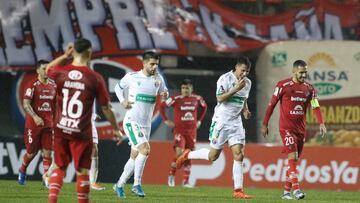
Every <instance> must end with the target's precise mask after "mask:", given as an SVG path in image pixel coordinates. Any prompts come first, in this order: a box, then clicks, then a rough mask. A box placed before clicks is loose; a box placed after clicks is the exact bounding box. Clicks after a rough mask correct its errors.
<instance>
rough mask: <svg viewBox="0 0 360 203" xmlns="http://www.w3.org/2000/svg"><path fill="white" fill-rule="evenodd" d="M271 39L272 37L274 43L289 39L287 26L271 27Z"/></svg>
mask: <svg viewBox="0 0 360 203" xmlns="http://www.w3.org/2000/svg"><path fill="white" fill-rule="evenodd" d="M270 37H271V40H273V41H276V40H287V39H289V35H288V33H287V32H286V27H285V25H272V26H270Z"/></svg>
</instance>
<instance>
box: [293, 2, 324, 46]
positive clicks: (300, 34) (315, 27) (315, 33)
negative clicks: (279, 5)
mask: <svg viewBox="0 0 360 203" xmlns="http://www.w3.org/2000/svg"><path fill="white" fill-rule="evenodd" d="M314 11H315V8H314V7H312V8H309V9H307V10H301V11H300V12H299V13H298V14H297V15H296V17H295V19H296V20H295V26H294V27H295V32H296V36H297V38H299V39H304V40H310V39H314V40H321V39H322V34H321V29H320V25H319V22H318V19H317V16H316V15H315V13H314ZM304 16H310V17H309V18H310V20H309V28H310V31H308V30H307V29H306V27H307V26H306V24H305V22H304V21H302V19H304Z"/></svg>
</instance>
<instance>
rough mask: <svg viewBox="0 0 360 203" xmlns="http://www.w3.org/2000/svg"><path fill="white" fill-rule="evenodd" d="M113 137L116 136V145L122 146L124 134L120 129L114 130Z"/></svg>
mask: <svg viewBox="0 0 360 203" xmlns="http://www.w3.org/2000/svg"><path fill="white" fill-rule="evenodd" d="M113 135H114V141H115V142H116V145H120V144H121V142H122V140H123V139H122V138H123V134H122V132H121V131H120V130H119V129H117V130H113Z"/></svg>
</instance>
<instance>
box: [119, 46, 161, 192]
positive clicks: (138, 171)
mask: <svg viewBox="0 0 360 203" xmlns="http://www.w3.org/2000/svg"><path fill="white" fill-rule="evenodd" d="M159 59H160V56H159V55H158V54H156V53H154V52H152V51H148V52H145V53H144V54H143V68H142V69H141V70H140V71H138V72H131V73H127V74H126V75H125V76H124V77H123V78H122V79H121V80H120V82H119V83H118V84H116V86H115V93H116V96H117V97H118V99H119V101H120V103H121V104H122V105H123V107H124V108H125V109H127V112H126V114H125V118H124V121H123V128H124V131H125V133H126V135H127V136H128V138H129V141H130V144H131V153H130V158H129V160H128V161H127V163H126V164H125V166H124V170H123V173H122V174H121V176H120V178H119V180H118V182H117V184H116V186H115V188H114V189H115V190H116V192H117V194H118V196H119V198H125V192H124V185H125V183H126V181H127V180H128V179H129V178H130V176H131V175H132V174H133V173H134V185H133V187H132V192H134V193H135V194H136V195H137V196H139V197H144V196H145V193H144V191H143V189H142V187H141V177H142V174H143V171H144V168H145V162H146V159H147V158H148V156H149V153H150V145H149V138H150V131H151V119H152V116H153V112H154V107H155V102H156V97H157V95H160V96H161V98H162V99H163V100H165V99H166V98H167V97H168V90H167V88H166V85H165V82H164V79H163V78H162V76H161V75H160V74H158V73H157V71H156V69H157V67H158V65H159ZM125 89H128V95H127V98H125V94H124V90H125Z"/></svg>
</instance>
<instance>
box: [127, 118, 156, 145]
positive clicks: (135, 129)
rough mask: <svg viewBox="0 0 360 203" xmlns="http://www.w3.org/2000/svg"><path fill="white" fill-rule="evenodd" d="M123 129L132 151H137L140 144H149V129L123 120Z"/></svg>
mask: <svg viewBox="0 0 360 203" xmlns="http://www.w3.org/2000/svg"><path fill="white" fill-rule="evenodd" d="M123 128H124V131H125V134H126V136H128V138H129V143H130V145H131V148H132V149H135V150H137V148H138V147H139V146H140V145H141V144H143V143H145V142H149V139H150V132H151V127H144V126H142V125H140V124H139V123H137V122H135V121H129V120H127V119H124V121H123Z"/></svg>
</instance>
